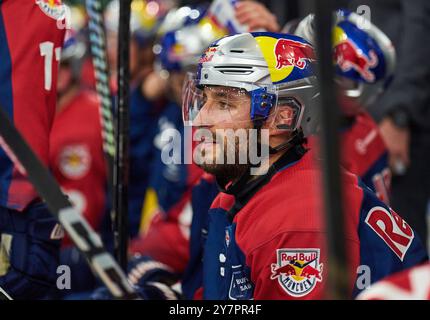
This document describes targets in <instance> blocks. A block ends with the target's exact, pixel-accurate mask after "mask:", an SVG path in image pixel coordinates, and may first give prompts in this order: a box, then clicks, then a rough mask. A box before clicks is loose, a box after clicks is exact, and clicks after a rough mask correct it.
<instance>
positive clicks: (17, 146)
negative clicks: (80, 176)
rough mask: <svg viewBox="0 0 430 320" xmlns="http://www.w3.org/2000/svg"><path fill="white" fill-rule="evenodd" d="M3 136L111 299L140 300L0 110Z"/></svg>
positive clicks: (99, 240)
mask: <svg viewBox="0 0 430 320" xmlns="http://www.w3.org/2000/svg"><path fill="white" fill-rule="evenodd" d="M0 123H1V125H0V136H1V137H2V139H3V141H4V142H5V143H6V145H7V148H8V149H9V150H10V151H11V152H12V153H13V156H14V158H15V161H18V162H19V164H18V167H22V168H23V169H24V170H25V171H26V173H27V177H28V180H29V181H30V182H31V183H32V184H33V186H34V187H35V189H36V191H37V192H38V193H39V195H40V196H41V197H42V198H43V199H44V201H45V202H46V204H47V206H48V209H49V211H50V212H51V213H52V214H53V215H54V216H55V217H56V218H57V219H58V220H59V221H60V223H61V224H62V226H63V227H64V229H65V230H66V231H67V232H68V234H69V236H70V238H71V239H72V241H73V242H74V244H75V245H76V246H77V248H78V249H79V250H80V251H81V253H82V254H83V255H84V256H85V257H86V259H87V260H88V263H89V265H90V266H91V268H92V269H93V272H94V273H95V274H96V275H97V276H98V277H99V278H100V279H101V280H102V281H103V283H104V284H105V285H106V287H107V288H108V290H109V291H110V292H111V294H112V296H113V297H114V298H117V299H134V298H137V295H136V294H135V292H134V290H133V288H132V287H131V285H130V284H129V282H128V281H127V278H126V276H125V274H124V273H123V272H122V270H121V268H120V267H119V266H118V264H117V263H116V261H115V260H114V259H113V258H112V256H111V255H110V254H109V253H108V252H107V251H106V250H105V248H104V246H103V243H102V241H101V239H100V237H99V235H98V234H97V233H96V232H94V230H93V229H92V228H91V226H90V225H89V224H88V222H87V221H86V220H85V219H84V218H83V217H82V215H80V214H79V212H78V211H77V210H76V209H75V208H73V207H72V205H71V203H70V202H69V200H68V199H67V197H66V196H65V195H64V194H63V193H62V192H61V189H60V186H59V185H58V184H57V182H56V181H55V180H54V178H53V177H52V175H51V174H50V173H49V171H48V170H47V169H46V168H45V166H44V165H43V164H42V163H41V162H40V160H39V159H38V158H37V156H36V155H35V154H34V152H33V151H32V150H31V149H30V147H29V146H28V144H27V143H26V141H25V140H24V138H23V137H22V136H21V134H20V133H19V132H18V130H17V129H16V128H15V127H14V126H13V124H12V123H11V121H10V120H9V117H8V116H7V114H6V113H5V111H4V109H3V108H2V107H1V106H0Z"/></svg>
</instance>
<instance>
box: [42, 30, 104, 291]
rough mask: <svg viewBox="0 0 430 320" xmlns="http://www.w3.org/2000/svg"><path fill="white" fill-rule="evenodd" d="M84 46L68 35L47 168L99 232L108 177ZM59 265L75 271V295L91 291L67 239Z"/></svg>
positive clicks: (88, 277) (82, 261)
mask: <svg viewBox="0 0 430 320" xmlns="http://www.w3.org/2000/svg"><path fill="white" fill-rule="evenodd" d="M85 53H86V46H85V43H84V42H83V41H82V40H81V39H79V36H78V35H77V34H76V32H75V31H73V30H67V32H66V39H65V42H64V46H63V50H62V54H61V61H60V68H59V72H58V81H57V93H58V102H57V112H56V116H55V119H54V123H53V126H52V131H51V136H50V150H49V163H50V167H51V169H52V172H53V174H54V176H55V178H56V180H57V181H58V183H59V184H60V186H61V188H62V190H63V192H64V193H65V194H66V195H68V197H69V199H70V201H71V202H72V203H73V205H74V206H76V207H77V208H78V209H79V211H80V212H82V214H83V215H84V217H85V219H86V221H88V223H89V224H90V225H91V227H92V228H93V229H94V230H96V231H98V230H100V224H101V222H102V219H103V216H104V213H105V210H106V208H105V206H106V201H107V199H106V188H107V175H106V163H105V159H104V153H103V148H102V136H101V134H102V128H101V124H100V109H99V108H100V106H99V100H98V96H97V94H96V92H95V91H92V90H90V89H83V88H82V86H81V84H80V82H79V79H80V71H81V63H82V61H83V60H82V59H83V57H84V55H85ZM60 257H61V258H60V261H61V264H62V265H67V266H69V267H70V268H71V277H72V278H71V290H72V291H70V290H66V291H62V292H61V293H67V294H70V293H72V292H77V291H83V290H90V289H92V287H93V286H94V281H95V278H94V276H93V275H92V273H91V270H90V269H89V267H88V264H87V262H86V261H85V259H84V258H83V257H82V256H81V255H80V254H79V251H78V249H77V248H76V247H75V246H74V245H73V244H72V243H71V241H70V239H69V237H67V236H66V237H65V238H64V239H63V243H62V250H61V256H60Z"/></svg>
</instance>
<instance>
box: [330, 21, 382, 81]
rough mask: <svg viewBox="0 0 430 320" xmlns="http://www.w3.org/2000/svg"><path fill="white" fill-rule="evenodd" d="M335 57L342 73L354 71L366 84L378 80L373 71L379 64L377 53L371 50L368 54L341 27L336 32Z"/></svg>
mask: <svg viewBox="0 0 430 320" xmlns="http://www.w3.org/2000/svg"><path fill="white" fill-rule="evenodd" d="M333 55H334V57H333V58H334V61H335V63H336V64H337V66H338V67H339V69H340V71H341V72H345V73H346V72H349V71H351V70H354V71H355V72H357V73H358V75H359V76H360V77H361V78H362V79H363V80H364V81H365V82H369V83H372V82H374V81H375V80H376V75H375V72H374V71H372V70H371V69H374V68H376V67H377V66H378V64H379V59H378V55H377V54H376V52H375V51H374V50H372V49H370V50H369V52H367V54H366V53H365V52H364V51H363V49H361V48H359V47H358V46H357V45H356V44H355V43H354V42H353V41H352V40H351V39H350V38H349V37H348V36H347V35H346V34H345V32H344V31H343V30H342V29H341V28H339V27H336V28H335V30H334V48H333Z"/></svg>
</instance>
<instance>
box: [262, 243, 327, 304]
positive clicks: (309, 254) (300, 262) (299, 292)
mask: <svg viewBox="0 0 430 320" xmlns="http://www.w3.org/2000/svg"><path fill="white" fill-rule="evenodd" d="M276 254H277V263H272V264H271V276H270V279H271V280H278V283H279V285H280V286H281V287H282V289H283V290H284V291H285V292H287V293H288V294H289V295H290V296H293V297H303V296H305V295H307V294H309V293H310V292H312V290H313V289H314V288H315V287H316V285H317V284H318V282H321V281H322V279H323V278H322V272H323V264H322V263H319V257H320V249H278V250H276Z"/></svg>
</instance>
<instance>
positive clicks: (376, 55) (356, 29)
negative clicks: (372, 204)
mask: <svg viewBox="0 0 430 320" xmlns="http://www.w3.org/2000/svg"><path fill="white" fill-rule="evenodd" d="M313 20H314V15H309V16H308V17H306V18H305V19H303V20H302V21H301V22H300V23H299V24H298V26H297V29H296V30H295V34H296V35H298V36H301V37H303V38H305V39H307V40H308V41H309V42H311V43H314V41H315V39H314V37H315V35H314V30H313V24H314V21H313ZM363 21H364V22H363ZM360 23H362V24H363V23H366V24H367V26H368V27H367V28H360ZM333 41H334V43H333V60H334V63H335V70H336V75H337V77H336V81H337V84H338V91H339V102H340V105H341V110H342V112H343V120H344V121H343V126H342V128H341V136H340V140H341V146H342V149H341V150H342V151H341V152H342V165H343V166H344V167H345V168H346V169H347V170H348V171H350V172H352V173H354V174H356V175H358V176H359V177H360V178H361V179H362V180H363V182H364V183H365V184H366V185H367V186H368V187H370V188H371V189H372V190H373V191H374V192H375V193H376V194H377V195H378V197H379V198H380V199H381V200H383V201H384V202H385V203H388V201H389V200H388V192H389V186H390V180H391V172H390V169H389V167H388V152H387V149H386V146H385V143H384V141H383V139H382V137H381V135H380V133H379V129H378V125H377V124H376V122H375V121H374V120H373V119H372V117H371V116H370V115H369V114H368V112H367V111H366V108H368V107H369V106H370V105H371V104H372V103H374V102H375V101H376V100H377V98H378V97H379V96H380V94H381V93H382V92H383V91H384V89H385V88H386V87H387V86H388V85H389V82H390V81H391V79H392V77H393V74H394V67H395V50H394V47H393V45H392V43H391V41H390V40H389V39H388V37H387V36H386V35H385V34H384V33H383V32H382V31H381V30H379V29H378V28H377V27H376V26H375V25H374V24H372V23H371V22H370V21H366V20H363V17H360V16H358V15H357V14H355V13H353V12H348V11H346V10H338V11H337V12H336V21H335V26H334V30H333Z"/></svg>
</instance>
